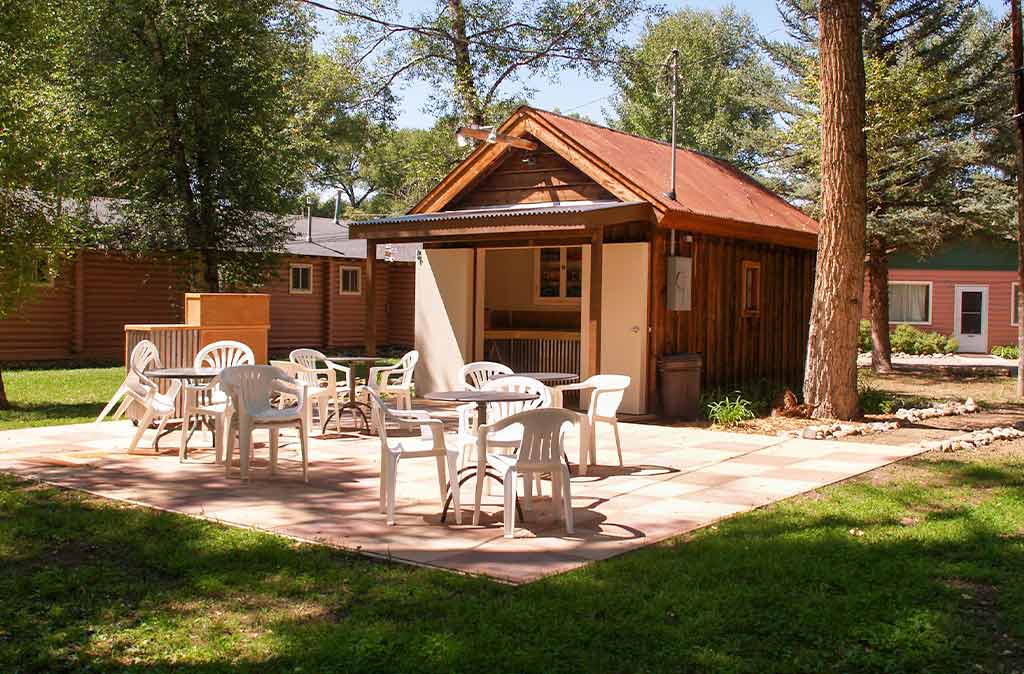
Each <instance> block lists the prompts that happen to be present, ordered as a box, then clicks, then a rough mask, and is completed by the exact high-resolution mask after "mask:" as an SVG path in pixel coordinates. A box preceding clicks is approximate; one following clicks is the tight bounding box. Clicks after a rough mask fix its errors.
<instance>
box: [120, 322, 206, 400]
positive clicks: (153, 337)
mask: <svg viewBox="0 0 1024 674" xmlns="http://www.w3.org/2000/svg"><path fill="white" fill-rule="evenodd" d="M200 331H201V329H200V327H199V326H198V325H126V326H124V341H125V344H124V362H125V368H126V369H127V368H128V364H129V363H130V362H131V359H130V357H131V353H132V349H134V348H135V345H136V344H138V343H139V342H141V341H142V340H144V339H148V340H149V341H151V342H153V343H154V344H156V348H157V350H158V351H159V352H160V362H161V363H162V364H163V366H164V367H192V363H193V360H194V359H195V357H196V354H197V353H199V349H200V346H199V339H200ZM157 383H158V384H159V385H160V390H161V391H166V390H167V387H168V386H170V384H171V381H170V380H158V381H157ZM183 405H184V396H182V395H179V396H178V400H177V403H176V407H177V412H176V416H179V417H180V416H182V414H183V412H184V410H183ZM129 414H130V416H132V418H133V419H134V418H137V417H136V416H134V410H130V411H129Z"/></svg>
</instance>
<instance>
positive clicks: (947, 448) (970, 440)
mask: <svg viewBox="0 0 1024 674" xmlns="http://www.w3.org/2000/svg"><path fill="white" fill-rule="evenodd" d="M1020 438H1024V431H1021V430H1018V429H1016V428H1013V427H1012V426H994V427H992V428H982V429H980V430H977V431H971V432H970V433H964V434H962V435H958V436H956V437H954V438H950V439H948V440H940V441H934V440H932V441H928V442H922V443H921V448H922V449H928V450H935V449H938V450H941V451H944V452H953V451H957V450H960V449H978V448H979V447H984V446H986V445H990V444H992V443H993V442H996V441H998V440H1018V439H1020Z"/></svg>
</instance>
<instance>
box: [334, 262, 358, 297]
mask: <svg viewBox="0 0 1024 674" xmlns="http://www.w3.org/2000/svg"><path fill="white" fill-rule="evenodd" d="M340 284H341V286H340V288H339V292H340V293H341V294H342V295H360V294H362V292H363V270H362V269H361V268H359V267H342V268H341V281H340Z"/></svg>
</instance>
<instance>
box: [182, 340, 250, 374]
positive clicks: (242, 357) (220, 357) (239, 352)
mask: <svg viewBox="0 0 1024 674" xmlns="http://www.w3.org/2000/svg"><path fill="white" fill-rule="evenodd" d="M255 364H256V356H255V355H254V354H253V352H252V349H251V348H249V346H248V345H247V344H242V343H241V342H235V341H232V340H227V339H226V340H222V341H219V342H214V343H212V344H207V345H206V346H204V347H203V348H202V349H200V351H199V353H197V354H196V357H195V360H194V361H193V365H194V366H195V367H197V368H198V367H208V368H212V369H214V370H223V369H224V368H228V367H235V366H237V365H255Z"/></svg>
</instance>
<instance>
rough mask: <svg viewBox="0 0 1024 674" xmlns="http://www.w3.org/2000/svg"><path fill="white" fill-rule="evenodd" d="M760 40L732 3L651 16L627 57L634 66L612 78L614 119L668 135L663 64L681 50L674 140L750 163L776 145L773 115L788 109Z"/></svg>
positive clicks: (621, 124) (651, 133)
mask: <svg viewBox="0 0 1024 674" xmlns="http://www.w3.org/2000/svg"><path fill="white" fill-rule="evenodd" d="M760 44H761V40H760V35H759V33H758V31H757V26H756V25H755V24H754V21H753V19H752V18H751V17H750V16H749V15H747V14H744V13H741V12H738V11H736V9H735V8H733V7H732V6H727V7H725V8H723V9H721V10H718V11H711V10H700V9H683V10H680V11H678V12H675V13H674V14H670V15H668V16H665V17H663V18H660V19H658V20H657V21H650V20H649V21H648V22H647V24H646V26H645V27H644V30H643V32H642V33H641V36H640V41H639V44H638V45H637V46H636V47H635V48H634V49H632V50H631V58H630V59H628V60H629V62H631V63H634V64H635V65H634V66H633V67H626V68H623V69H621V70H619V71H618V72H617V73H616V74H615V76H614V82H615V88H616V97H615V99H614V102H613V109H614V112H615V115H616V117H617V119H616V120H615V122H614V125H615V126H617V127H618V128H621V129H622V130H624V131H629V132H631V133H636V134H639V135H641V136H648V137H650V138H658V139H661V140H665V141H667V140H669V139H670V138H671V132H672V116H671V107H670V106H671V86H670V84H669V82H668V79H667V76H666V71H665V69H664V68H663V67H662V64H665V63H666V62H667V61H668V59H669V56H670V54H671V52H672V50H673V49H678V50H679V65H678V73H679V94H678V113H677V114H678V122H677V139H678V143H679V144H680V145H682V146H684V147H690V148H694V149H697V150H700V151H702V152H707V153H709V154H713V155H716V156H719V157H724V158H727V159H730V160H732V161H734V162H736V163H737V164H739V165H741V166H744V167H747V168H753V167H754V166H756V164H757V162H758V160H759V158H760V157H762V156H763V155H764V154H765V153H767V152H768V151H769V150H770V149H771V148H774V147H775V146H777V144H778V142H779V129H778V127H777V125H776V122H775V115H776V114H777V112H778V111H779V110H782V109H784V108H785V107H786V101H785V87H784V85H783V82H782V81H781V79H780V78H779V76H778V75H777V74H776V73H775V70H774V68H773V67H772V64H771V62H770V61H769V60H768V58H767V55H766V54H765V52H764V51H763V49H762V48H761V46H760Z"/></svg>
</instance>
